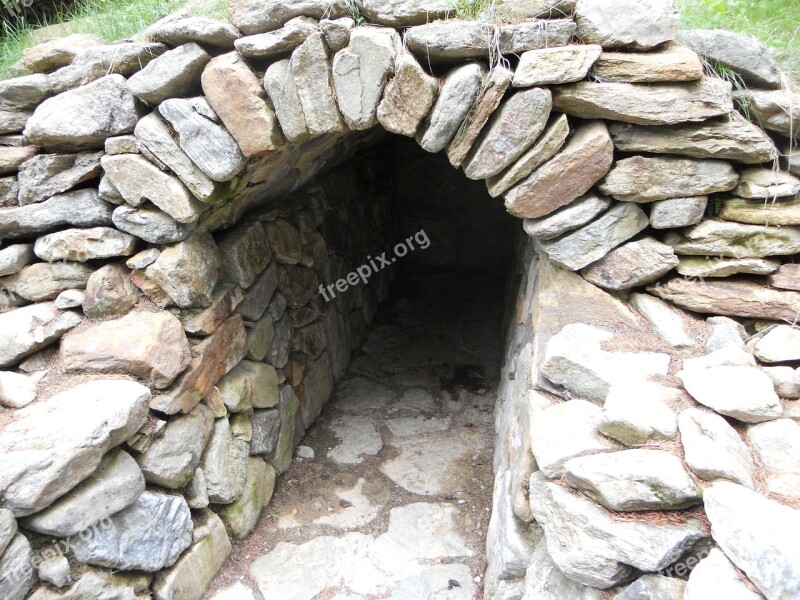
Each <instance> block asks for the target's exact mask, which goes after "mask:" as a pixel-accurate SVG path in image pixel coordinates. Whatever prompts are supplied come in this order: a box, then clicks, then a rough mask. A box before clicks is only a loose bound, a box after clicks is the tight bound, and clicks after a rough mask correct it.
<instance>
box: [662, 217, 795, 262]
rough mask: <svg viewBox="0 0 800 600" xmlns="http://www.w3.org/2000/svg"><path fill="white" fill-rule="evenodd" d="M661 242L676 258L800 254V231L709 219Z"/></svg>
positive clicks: (675, 233) (668, 234)
mask: <svg viewBox="0 0 800 600" xmlns="http://www.w3.org/2000/svg"><path fill="white" fill-rule="evenodd" d="M663 241H664V243H665V244H668V245H670V246H672V247H673V248H674V249H675V252H676V253H677V254H679V255H689V256H716V257H720V258H722V257H730V258H740V259H741V258H765V257H769V256H787V255H791V254H795V253H796V252H798V251H800V230H799V229H798V228H795V227H780V228H779V227H764V226H762V225H743V224H740V223H731V222H729V221H718V220H712V219H708V220H705V221H702V222H701V223H700V224H699V225H695V226H694V227H691V228H689V229H684V230H682V231H681V232H680V233H679V232H673V231H670V232H668V233H667V234H666V235H665V236H664V240H663Z"/></svg>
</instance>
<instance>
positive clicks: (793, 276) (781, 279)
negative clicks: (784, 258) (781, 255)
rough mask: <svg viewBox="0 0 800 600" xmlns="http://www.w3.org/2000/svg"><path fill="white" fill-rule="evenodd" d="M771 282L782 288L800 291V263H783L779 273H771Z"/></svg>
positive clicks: (772, 284) (774, 285)
mask: <svg viewBox="0 0 800 600" xmlns="http://www.w3.org/2000/svg"><path fill="white" fill-rule="evenodd" d="M769 284H770V285H771V286H773V287H776V288H780V289H782V290H793V291H796V292H800V265H796V264H790V263H787V264H785V265H781V268H780V269H778V272H777V273H773V274H772V275H770V277H769Z"/></svg>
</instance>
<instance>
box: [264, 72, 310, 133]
mask: <svg viewBox="0 0 800 600" xmlns="http://www.w3.org/2000/svg"><path fill="white" fill-rule="evenodd" d="M264 89H265V90H266V91H267V95H268V96H269V99H270V100H271V101H272V105H273V106H274V107H275V115H276V117H277V119H278V122H279V123H280V125H281V129H282V130H283V134H284V135H285V136H286V139H287V140H289V141H290V142H301V141H303V140H305V139H307V138H308V137H309V136H310V135H311V134H310V132H309V131H308V125H307V124H306V117H305V115H304V114H303V104H302V103H301V102H300V95H299V94H298V92H297V86H296V85H295V81H294V77H292V73H291V64H290V62H289V60H288V59H285V60H279V61H278V62H275V63H272V64H271V65H270V66H269V67H268V68H267V71H266V73H265V74H264Z"/></svg>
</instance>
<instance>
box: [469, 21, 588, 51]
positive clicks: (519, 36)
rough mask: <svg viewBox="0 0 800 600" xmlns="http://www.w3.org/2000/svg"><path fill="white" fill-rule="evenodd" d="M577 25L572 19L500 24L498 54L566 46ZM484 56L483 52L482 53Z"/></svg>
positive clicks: (572, 36)
mask: <svg viewBox="0 0 800 600" xmlns="http://www.w3.org/2000/svg"><path fill="white" fill-rule="evenodd" d="M576 29H577V27H576V26H575V22H574V21H573V20H572V19H541V20H534V21H525V22H522V23H513V24H510V25H500V26H498V27H497V30H496V31H497V33H496V38H495V39H496V42H495V40H494V39H493V40H492V41H491V42H490V44H496V46H497V48H498V50H499V51H500V54H515V55H520V54H522V53H523V52H528V51H529V50H540V49H542V48H555V47H558V46H566V45H568V44H569V43H570V41H571V40H572V38H574V37H575V32H576ZM484 56H485V54H484Z"/></svg>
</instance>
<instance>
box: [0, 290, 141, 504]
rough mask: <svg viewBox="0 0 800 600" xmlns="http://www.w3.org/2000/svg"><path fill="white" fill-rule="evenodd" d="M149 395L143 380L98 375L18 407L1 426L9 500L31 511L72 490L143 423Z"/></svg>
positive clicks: (1, 482) (0, 478) (0, 473)
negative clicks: (46, 397) (33, 402)
mask: <svg viewBox="0 0 800 600" xmlns="http://www.w3.org/2000/svg"><path fill="white" fill-rule="evenodd" d="M39 306H41V305H39ZM6 314H13V313H6ZM149 399H150V390H148V389H147V388H146V387H144V386H143V385H141V384H138V383H134V382H132V381H123V380H97V381H91V382H88V383H83V384H80V385H77V386H74V387H72V388H70V389H68V390H66V391H64V392H61V393H60V394H56V395H55V396H53V397H51V398H49V399H47V400H44V401H42V402H37V403H35V404H33V405H31V406H28V407H26V408H22V409H20V410H19V411H17V412H16V413H15V416H14V419H12V420H10V421H9V422H7V423H6V424H5V425H4V426H3V428H2V429H1V430H0V448H2V451H3V454H4V456H8V457H13V460H8V461H4V463H3V465H2V467H1V468H0V488H1V489H2V494H3V501H4V504H5V506H6V507H7V508H9V509H11V511H12V512H13V513H14V514H15V515H17V516H26V515H29V514H32V513H34V512H37V511H40V510H42V509H44V508H46V507H47V506H49V505H50V504H51V503H52V502H53V501H54V500H55V499H56V498H58V497H59V496H62V495H63V494H65V493H67V492H68V491H70V490H71V489H72V488H74V487H75V486H76V485H77V484H79V483H80V482H81V481H83V480H84V479H85V478H86V477H88V476H89V475H91V474H92V473H93V472H94V471H95V470H96V469H97V467H98V465H99V464H100V461H101V459H102V457H103V455H104V454H105V453H106V451H108V450H110V449H111V448H114V447H115V446H118V445H119V444H121V443H122V442H124V441H125V440H126V439H128V438H129V437H131V436H132V435H133V434H134V433H135V432H136V431H137V430H138V429H139V427H141V426H142V424H143V423H144V422H145V419H146V418H147V402H148V400H149Z"/></svg>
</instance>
